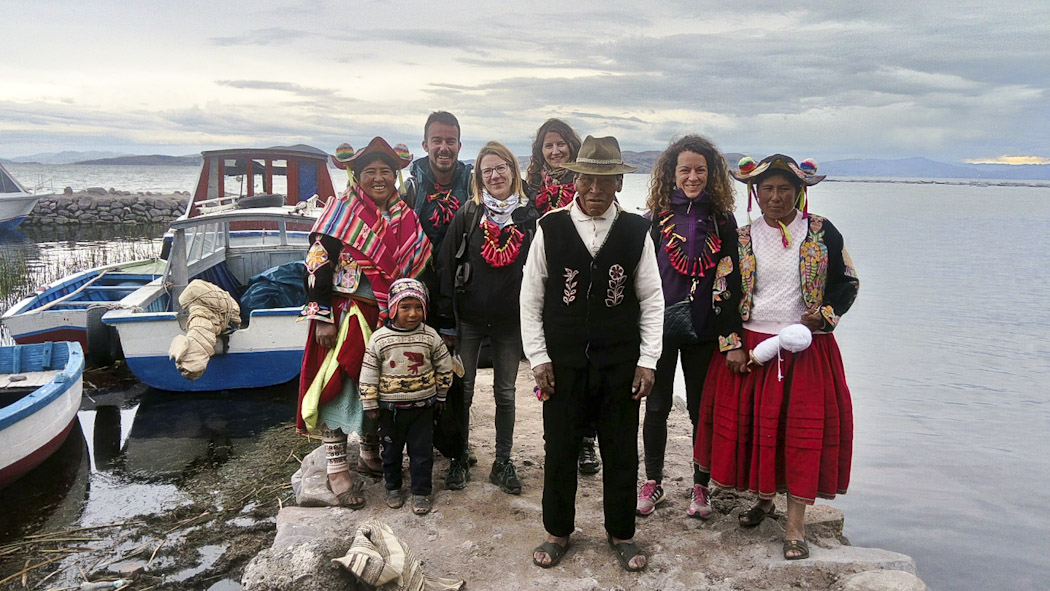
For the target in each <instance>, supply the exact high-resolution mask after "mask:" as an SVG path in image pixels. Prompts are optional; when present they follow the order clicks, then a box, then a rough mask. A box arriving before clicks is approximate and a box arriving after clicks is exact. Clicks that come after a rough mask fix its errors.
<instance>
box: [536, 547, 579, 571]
mask: <svg viewBox="0 0 1050 591" xmlns="http://www.w3.org/2000/svg"><path fill="white" fill-rule="evenodd" d="M570 545H571V544H570V543H569V542H565V545H564V546H562V545H561V544H559V543H557V542H544V543H542V544H540V545H539V546H536V549H535V550H533V551H532V563H533V564H535V565H536V566H538V567H540V568H550V567H552V566H554V565H556V564H558V563H559V562H560V561H561V558H562V556H565V553H566V552H568V551H569V546H570ZM537 552H543V553H544V554H546V555H547V556H550V557H551V561H550V562H549V563H547V564H543V563H542V562H540V561H539V560H536V553H537Z"/></svg>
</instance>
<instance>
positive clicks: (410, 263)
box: [312, 185, 433, 318]
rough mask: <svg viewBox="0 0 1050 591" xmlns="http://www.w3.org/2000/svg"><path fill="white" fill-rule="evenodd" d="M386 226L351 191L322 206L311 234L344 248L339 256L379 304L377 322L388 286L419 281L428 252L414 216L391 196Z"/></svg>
mask: <svg viewBox="0 0 1050 591" xmlns="http://www.w3.org/2000/svg"><path fill="white" fill-rule="evenodd" d="M389 209H390V220H389V221H387V220H386V218H384V217H383V214H382V213H381V212H380V211H379V208H378V207H376V204H375V203H373V202H372V200H371V199H369V198H368V196H367V195H365V193H364V191H363V190H362V189H361V187H360V186H358V185H354V186H352V187H350V188H349V189H347V190H346V191H344V192H343V194H341V195H339V196H338V197H336V198H335V199H330V200H329V201H328V203H327V204H326V205H325V208H324V211H323V212H321V217H319V218H318V219H317V223H315V224H314V227H313V230H312V231H313V232H315V233H320V234H327V235H329V236H331V237H333V238H337V239H339V240H340V241H342V243H343V251H344V252H348V253H349V254H350V256H352V257H353V258H354V260H355V261H357V264H358V267H359V268H360V269H361V271H362V272H363V273H364V274H365V275H366V276H367V277H368V280H369V281H370V282H371V284H372V291H373V292H375V296H376V301H377V302H378V303H379V310H380V314H381V318H386V317H387V316H388V312H387V298H388V294H389V291H390V284H391V283H393V282H394V280H395V279H400V278H402V277H411V278H415V277H418V276H419V274H420V273H422V272H423V268H424V267H426V265H427V263H428V262H429V261H430V257H431V251H432V250H433V248H432V246H431V244H430V240H429V239H427V237H426V235H425V234H423V229H422V228H421V227H420V225H419V218H417V217H416V214H415V212H413V211H412V209H411V208H410V207H409V206H408V205H406V204H405V202H404V201H402V200H401V198H400V197H399V196H397V195H396V194H395V195H394V197H392V198H391V201H390V206H389Z"/></svg>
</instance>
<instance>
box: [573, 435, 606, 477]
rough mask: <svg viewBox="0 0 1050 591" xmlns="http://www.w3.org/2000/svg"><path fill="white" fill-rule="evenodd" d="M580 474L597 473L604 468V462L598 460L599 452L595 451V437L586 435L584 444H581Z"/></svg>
mask: <svg viewBox="0 0 1050 591" xmlns="http://www.w3.org/2000/svg"><path fill="white" fill-rule="evenodd" d="M578 465H579V469H580V474H597V473H598V471H599V470H601V469H602V463H601V461H599V460H598V454H597V453H595V451H594V438H593V437H584V438H583V445H581V446H580V458H579V460H578Z"/></svg>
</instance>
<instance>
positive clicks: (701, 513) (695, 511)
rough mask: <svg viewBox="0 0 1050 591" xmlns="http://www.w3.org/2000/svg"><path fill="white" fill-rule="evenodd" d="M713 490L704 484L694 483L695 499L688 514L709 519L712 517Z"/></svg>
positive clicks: (690, 504)
mask: <svg viewBox="0 0 1050 591" xmlns="http://www.w3.org/2000/svg"><path fill="white" fill-rule="evenodd" d="M712 512H713V511H712V509H711V492H710V491H709V490H707V487H706V486H704V485H702V484H694V485H693V501H692V502H691V503H689V510H687V511H686V514H687V515H689V516H690V517H696V518H699V519H708V518H709V517H711V513H712Z"/></svg>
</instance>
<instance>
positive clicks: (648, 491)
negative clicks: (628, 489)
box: [635, 480, 666, 515]
mask: <svg viewBox="0 0 1050 591" xmlns="http://www.w3.org/2000/svg"><path fill="white" fill-rule="evenodd" d="M665 498H666V497H664V487H662V486H660V485H659V484H658V483H657V482H656V481H655V480H646V481H645V484H643V485H642V491H641V492H639V493H638V505H637V506H636V507H635V511H637V512H638V514H639V515H649V514H650V513H652V512H653V511H654V510H655V509H656V506H657V505H658V504H660V503H661V502H663V500H664V499H665Z"/></svg>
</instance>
